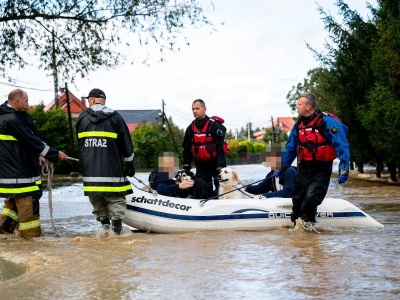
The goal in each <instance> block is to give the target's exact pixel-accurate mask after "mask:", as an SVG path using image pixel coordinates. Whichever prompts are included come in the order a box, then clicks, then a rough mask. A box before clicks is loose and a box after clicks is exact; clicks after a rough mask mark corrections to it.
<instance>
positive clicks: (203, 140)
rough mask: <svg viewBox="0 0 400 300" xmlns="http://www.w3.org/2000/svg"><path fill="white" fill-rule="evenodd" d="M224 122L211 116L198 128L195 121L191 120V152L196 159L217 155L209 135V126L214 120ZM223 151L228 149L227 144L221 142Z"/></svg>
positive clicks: (213, 157) (205, 158) (210, 157)
mask: <svg viewBox="0 0 400 300" xmlns="http://www.w3.org/2000/svg"><path fill="white" fill-rule="evenodd" d="M216 121H217V122H220V123H221V124H222V123H224V120H223V119H221V118H219V117H215V116H213V117H212V118H210V119H208V120H207V122H206V124H204V126H203V128H202V129H201V130H199V129H198V128H197V126H196V122H195V121H193V122H192V132H193V136H192V154H193V157H194V158H195V159H197V160H210V159H215V158H216V157H217V147H216V145H215V141H214V138H213V137H212V135H211V128H212V126H213V125H214V122H216ZM223 150H224V153H226V152H227V151H228V144H227V143H226V142H224V143H223Z"/></svg>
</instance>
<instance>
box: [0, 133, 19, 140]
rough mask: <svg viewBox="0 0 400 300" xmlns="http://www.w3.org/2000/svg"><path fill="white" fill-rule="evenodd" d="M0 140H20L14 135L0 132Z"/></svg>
mask: <svg viewBox="0 0 400 300" xmlns="http://www.w3.org/2000/svg"><path fill="white" fill-rule="evenodd" d="M0 140H3V141H18V140H17V139H16V138H15V137H13V136H12V135H6V134H0Z"/></svg>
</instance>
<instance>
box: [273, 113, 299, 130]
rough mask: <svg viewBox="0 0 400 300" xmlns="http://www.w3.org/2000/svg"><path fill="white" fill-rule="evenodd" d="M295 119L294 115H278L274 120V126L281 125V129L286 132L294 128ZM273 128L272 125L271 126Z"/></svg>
mask: <svg viewBox="0 0 400 300" xmlns="http://www.w3.org/2000/svg"><path fill="white" fill-rule="evenodd" d="M294 123H295V120H294V119H293V117H278V118H276V119H275V120H274V127H277V126H279V129H280V130H281V131H284V132H289V131H291V130H292V128H293V125H294ZM269 128H271V126H270V127H269Z"/></svg>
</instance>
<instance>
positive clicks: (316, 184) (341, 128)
mask: <svg viewBox="0 0 400 300" xmlns="http://www.w3.org/2000/svg"><path fill="white" fill-rule="evenodd" d="M316 105H317V99H316V97H315V96H314V95H313V94H311V93H305V94H302V95H300V97H299V98H298V100H297V105H296V108H297V112H298V114H299V119H298V120H297V122H296V123H295V124H294V126H293V129H292V130H291V132H290V135H289V137H288V140H287V143H286V151H287V160H286V166H290V165H291V163H292V162H293V160H294V159H295V158H296V156H297V177H296V182H295V187H294V191H293V196H292V201H293V208H292V210H293V211H292V216H291V219H292V221H293V222H295V223H296V220H299V221H300V223H301V224H302V225H303V227H304V228H305V229H306V230H314V229H315V221H316V220H315V217H316V214H317V207H318V205H320V204H321V203H322V201H323V200H324V198H325V196H326V193H327V191H328V186H329V181H330V178H331V174H332V166H333V160H334V159H335V158H336V157H337V158H339V160H340V162H339V177H338V182H339V184H342V183H344V182H346V181H347V178H348V175H349V164H350V150H349V143H348V141H347V138H346V134H347V130H348V129H347V126H346V125H344V124H343V123H342V122H341V121H340V120H339V119H338V118H337V117H336V116H334V115H332V114H327V113H323V112H321V111H319V110H318V109H316Z"/></svg>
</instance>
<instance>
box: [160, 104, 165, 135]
mask: <svg viewBox="0 0 400 300" xmlns="http://www.w3.org/2000/svg"><path fill="white" fill-rule="evenodd" d="M164 105H165V103H164V99H163V100H162V113H161V118H162V131H163V132H164V131H165V124H164V121H165V114H164Z"/></svg>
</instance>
